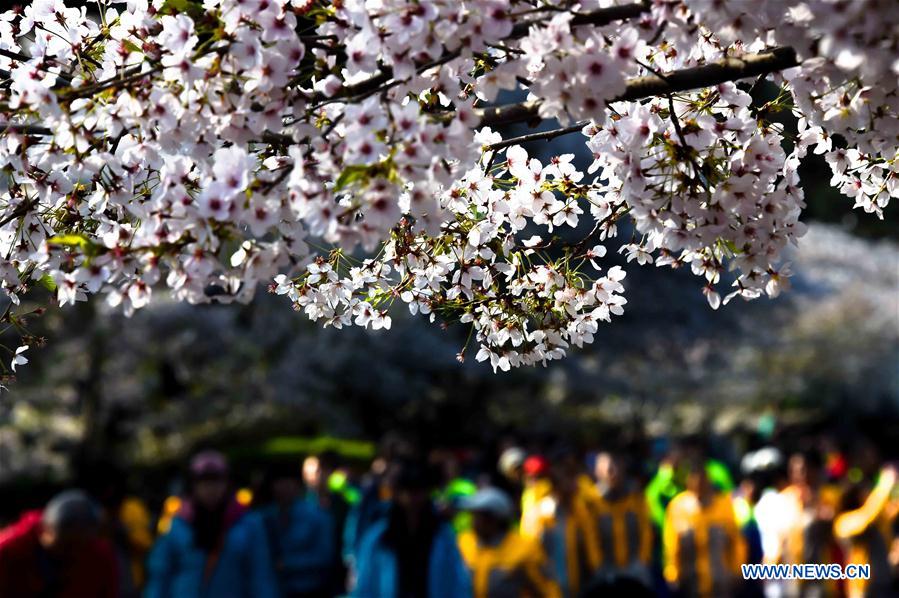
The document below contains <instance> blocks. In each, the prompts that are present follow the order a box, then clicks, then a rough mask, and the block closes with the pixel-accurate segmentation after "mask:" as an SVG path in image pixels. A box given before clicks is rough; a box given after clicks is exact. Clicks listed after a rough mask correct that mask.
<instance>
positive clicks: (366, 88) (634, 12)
mask: <svg viewBox="0 0 899 598" xmlns="http://www.w3.org/2000/svg"><path fill="white" fill-rule="evenodd" d="M645 12H649V4H648V3H642V2H637V3H634V4H623V5H621V6H609V7H606V8H600V9H597V10H594V11H591V12H587V13H575V15H574V17H572V19H571V25H572V26H577V25H594V26H596V27H602V26H603V25H608V24H609V23H612V22H614V21H619V20H626V19H633V18H635V17H638V16H640V15H641V14H643V13H645ZM546 20H547V19H546V18H541V19H534V20H531V21H527V22H524V23H518V24H517V25H515V26H514V27H513V28H512V33H510V34H509V36H508V37H507V38H505V39H518V38H521V37H524V36H526V35H527V34H528V31H529V30H530V28H531V26H532V25H539V24H540V23H543V22H545V21H546ZM461 55H462V48H459V49H456V50H453V51H452V52H447V53H445V54H444V55H443V56H441V57H440V58H438V59H436V60H434V61H433V62H431V63H426V64H421V65H417V66H416V72H418V73H421V72H423V71H426V70H428V69H429V68H432V67H435V66H439V65H441V64H444V63H447V62H449V61H450V60H453V59H454V58H458V57H459V56H461ZM392 78H393V70H392V69H391V68H390V67H385V68H384V70H382V71H381V72H380V73H378V74H377V75H374V76H373V77H371V78H369V79H366V80H365V81H361V82H359V83H356V84H355V85H348V86H347V87H345V88H343V89H341V90H340V91H338V92H337V94H335V95H334V96H332V97H331V98H325V97H324V96H322V95H321V94H314V95H313V96H312V101H313V103H315V102H317V101H322V100H326V99H329V100H336V99H339V98H353V97H356V96H360V95H366V94H368V93H371V92H374V91H375V90H378V89H379V88H380V87H381V86H382V85H384V84H385V83H387V82H389V81H390V80H391V79H392Z"/></svg>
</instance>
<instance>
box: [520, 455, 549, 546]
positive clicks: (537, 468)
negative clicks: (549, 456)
mask: <svg viewBox="0 0 899 598" xmlns="http://www.w3.org/2000/svg"><path fill="white" fill-rule="evenodd" d="M548 476H549V463H548V462H547V460H546V459H545V458H544V457H542V456H540V455H531V456H530V457H528V458H527V459H525V461H524V465H523V467H522V479H523V483H524V487H523V488H522V491H521V524H520V527H521V533H522V534H523V535H525V536H527V537H529V538H536V537H537V534H538V533H539V527H540V511H539V505H540V501H542V500H543V499H544V498H546V497H547V496H549V494H550V491H551V490H552V482H550V481H549V477H548Z"/></svg>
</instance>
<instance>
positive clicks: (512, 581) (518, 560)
mask: <svg viewBox="0 0 899 598" xmlns="http://www.w3.org/2000/svg"><path fill="white" fill-rule="evenodd" d="M459 506H460V508H461V509H463V510H464V511H467V512H469V513H471V515H472V528H471V529H469V530H466V531H464V532H462V533H461V534H459V552H461V553H462V559H463V560H464V561H465V564H466V566H467V567H468V569H469V570H470V571H471V576H472V582H473V584H474V598H559V597H560V596H561V592H560V590H559V586H558V585H557V584H556V582H555V581H554V580H553V579H552V578H551V576H550V572H549V569H548V561H547V558H546V554H545V553H544V552H543V548H542V547H541V546H540V544H539V543H538V542H537V541H536V540H534V539H533V538H526V537H524V536H522V535H521V534H520V533H519V532H517V531H515V530H512V529H511V528H510V525H511V522H512V518H513V512H514V511H513V507H512V501H511V500H510V499H509V497H508V496H506V494H505V493H504V492H502V491H501V490H499V489H497V488H482V489H480V490H478V491H477V492H476V493H475V494H474V495H472V496H467V497H464V498H462V499H461V501H460V504H459Z"/></svg>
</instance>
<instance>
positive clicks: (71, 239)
mask: <svg viewBox="0 0 899 598" xmlns="http://www.w3.org/2000/svg"><path fill="white" fill-rule="evenodd" d="M47 243H49V244H50V245H61V246H63V247H78V248H79V249H84V248H85V247H87V246H88V245H90V244H91V242H90V239H88V238H87V237H85V236H84V235H77V234H76V235H56V236H55V237H50V238H49V239H47Z"/></svg>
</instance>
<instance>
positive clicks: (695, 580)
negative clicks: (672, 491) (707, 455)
mask: <svg viewBox="0 0 899 598" xmlns="http://www.w3.org/2000/svg"><path fill="white" fill-rule="evenodd" d="M662 535H663V537H662V542H663V548H664V553H665V554H664V556H665V559H664V564H665V566H664V574H665V579H666V580H667V581H668V583H669V584H671V585H672V586H673V587H674V588H675V589H676V590H677V591H679V592H680V594H681V595H683V596H690V597H697V598H728V597H731V596H734V595H735V594H736V591H737V590H738V583H739V580H740V579H741V576H740V565H741V564H743V563H745V562H746V556H745V555H746V547H745V542H744V540H743V536H742V534H741V533H740V529H739V527H738V525H737V519H736V515H735V513H734V506H733V501H732V500H731V498H730V496H729V495H728V494H724V493H720V492H716V491H715V490H714V488H713V487H712V485H711V484H710V482H709V479H708V476H707V474H706V471H705V466H704V464H703V463H702V462H700V461H696V462H693V463H690V465H689V466H688V474H687V489H686V490H685V491H683V492H681V493H680V494H678V495H677V496H675V497H674V499H673V500H672V501H671V503H670V504H669V505H668V508H667V510H666V512H665V524H664V528H663V532H662Z"/></svg>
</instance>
